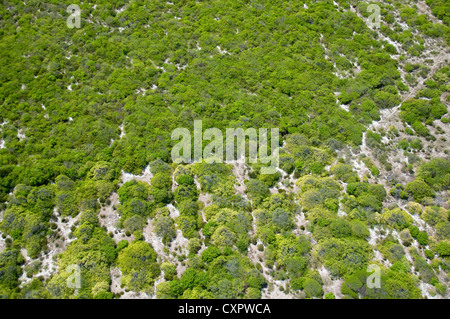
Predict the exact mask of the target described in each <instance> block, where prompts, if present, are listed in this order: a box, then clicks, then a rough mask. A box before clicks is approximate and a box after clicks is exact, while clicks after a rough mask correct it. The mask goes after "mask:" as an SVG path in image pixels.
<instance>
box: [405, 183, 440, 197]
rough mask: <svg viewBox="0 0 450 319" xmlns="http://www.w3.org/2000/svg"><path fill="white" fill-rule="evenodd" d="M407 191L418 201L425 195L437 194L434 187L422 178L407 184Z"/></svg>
mask: <svg viewBox="0 0 450 319" xmlns="http://www.w3.org/2000/svg"><path fill="white" fill-rule="evenodd" d="M405 191H406V192H407V193H408V194H409V195H410V196H412V197H413V198H414V200H415V201H416V202H421V201H422V200H423V199H424V198H425V197H432V196H434V195H435V193H434V191H433V189H432V188H431V187H430V186H428V185H427V183H425V182H424V181H423V180H421V179H416V180H415V181H413V182H411V183H408V184H406V188H405Z"/></svg>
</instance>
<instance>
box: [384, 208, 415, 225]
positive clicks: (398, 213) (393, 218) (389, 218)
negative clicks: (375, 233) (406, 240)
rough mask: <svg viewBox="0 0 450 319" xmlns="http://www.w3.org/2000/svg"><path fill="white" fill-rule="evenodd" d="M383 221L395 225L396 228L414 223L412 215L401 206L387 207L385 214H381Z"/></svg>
mask: <svg viewBox="0 0 450 319" xmlns="http://www.w3.org/2000/svg"><path fill="white" fill-rule="evenodd" d="M381 222H382V223H385V224H387V225H389V226H390V227H394V228H396V229H399V230H402V229H404V228H407V227H408V226H409V225H411V224H412V223H413V219H412V217H411V216H410V215H409V214H408V213H407V212H405V211H404V210H402V209H400V208H394V209H391V210H389V209H386V210H385V211H384V212H383V214H381Z"/></svg>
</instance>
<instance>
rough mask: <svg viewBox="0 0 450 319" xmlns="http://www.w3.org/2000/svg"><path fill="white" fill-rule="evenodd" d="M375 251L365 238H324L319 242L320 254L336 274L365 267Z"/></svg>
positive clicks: (343, 273) (351, 271)
mask: <svg viewBox="0 0 450 319" xmlns="http://www.w3.org/2000/svg"><path fill="white" fill-rule="evenodd" d="M372 254H373V251H372V249H371V247H370V245H369V244H368V243H367V242H366V241H363V240H354V239H347V238H341V239H337V238H333V239H323V240H322V241H321V242H319V255H320V256H321V257H320V258H321V259H322V260H323V263H324V265H325V266H326V267H327V268H328V269H330V271H331V273H332V274H334V275H340V276H342V275H345V274H347V273H349V274H351V273H354V272H356V271H357V270H358V269H362V268H365V267H366V266H367V264H368V261H369V260H370V259H371V257H372Z"/></svg>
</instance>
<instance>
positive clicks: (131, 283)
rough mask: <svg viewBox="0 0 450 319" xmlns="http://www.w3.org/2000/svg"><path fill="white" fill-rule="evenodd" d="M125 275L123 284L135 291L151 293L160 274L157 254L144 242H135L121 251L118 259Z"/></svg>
mask: <svg viewBox="0 0 450 319" xmlns="http://www.w3.org/2000/svg"><path fill="white" fill-rule="evenodd" d="M117 262H118V265H119V267H120V270H121V271H122V273H123V277H122V282H123V283H124V284H125V285H126V286H127V287H128V288H129V289H132V290H134V291H151V288H152V286H153V283H154V282H155V278H156V277H158V275H159V274H160V267H159V264H158V263H157V262H156V252H155V251H154V250H153V248H152V246H151V245H150V244H148V243H146V242H143V241H134V242H132V243H131V244H130V245H129V246H128V247H126V248H124V249H123V250H121V251H120V253H119V256H118V258H117Z"/></svg>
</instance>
